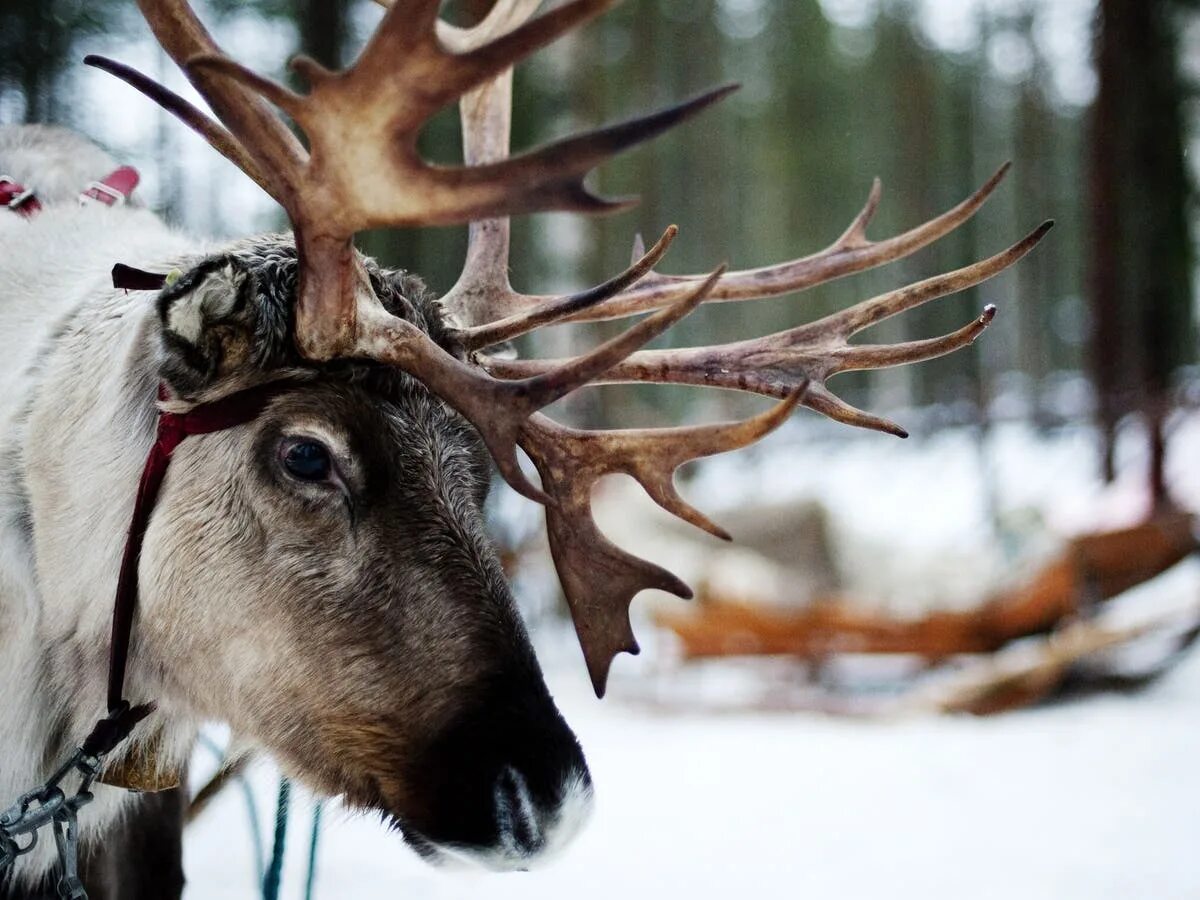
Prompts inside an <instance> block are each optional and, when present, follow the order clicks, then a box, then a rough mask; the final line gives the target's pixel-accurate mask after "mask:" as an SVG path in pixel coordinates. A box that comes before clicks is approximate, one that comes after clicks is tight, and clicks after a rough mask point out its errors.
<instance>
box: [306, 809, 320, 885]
mask: <svg viewBox="0 0 1200 900" xmlns="http://www.w3.org/2000/svg"><path fill="white" fill-rule="evenodd" d="M323 808H324V804H322V803H318V804H317V805H316V807H314V809H313V823H312V835H310V837H309V840H308V878H306V879H305V881H304V900H313V887H314V886H315V882H316V880H317V840H318V839H319V838H320V836H321V810H322V809H323Z"/></svg>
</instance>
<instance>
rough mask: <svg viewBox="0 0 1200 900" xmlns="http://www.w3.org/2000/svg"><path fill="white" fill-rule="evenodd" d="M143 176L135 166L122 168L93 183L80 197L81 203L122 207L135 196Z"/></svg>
mask: <svg viewBox="0 0 1200 900" xmlns="http://www.w3.org/2000/svg"><path fill="white" fill-rule="evenodd" d="M141 180H142V176H141V175H139V174H138V170H137V169H135V168H134V167H133V166H121V168H119V169H114V170H113V171H112V172H109V173H108V174H107V175H105V176H104V178H102V179H101V180H100V181H93V182H92V183H91V184H89V185H88V186H87V188H85V189H84V191H83V193H82V194H80V195H79V202H80V203H84V204H87V203H93V202H95V203H102V204H104V205H105V206H120V205H122V204H123V203H124V202H125V201H126V200H128V199H129V197H130V196H131V195H132V194H133V192H134V190H135V189H136V188H137V186H138V183H139V182H140V181H141Z"/></svg>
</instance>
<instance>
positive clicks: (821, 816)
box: [185, 414, 1200, 900]
mask: <svg viewBox="0 0 1200 900" xmlns="http://www.w3.org/2000/svg"><path fill="white" fill-rule="evenodd" d="M1173 435H1174V443H1173V454H1172V456H1171V458H1170V460H1169V465H1170V469H1171V473H1172V481H1173V483H1174V484H1175V486H1176V488H1177V490H1178V491H1179V494H1180V496H1181V497H1182V498H1183V499H1185V500H1186V502H1187V503H1188V505H1190V506H1191V507H1192V508H1200V472H1197V470H1196V467H1195V460H1196V459H1197V458H1200V417H1197V416H1195V415H1194V414H1193V415H1191V416H1189V417H1187V418H1186V419H1184V420H1181V421H1179V422H1177V423H1176V424H1175V426H1174V429H1173ZM799 437H800V435H799V434H798V433H789V431H788V429H785V430H784V432H783V433H781V434H780V435H778V436H776V438H773V439H772V440H773V443H771V444H769V445H768V446H767V447H766V449H764V450H762V451H761V452H756V453H753V454H751V457H750V461H747V460H746V458H745V457H742V458H741V460H740V462H739V461H733V460H731V461H721V460H718V461H716V462H715V463H714V464H712V465H710V466H709V467H708V468H706V469H704V470H703V471H701V472H700V474H699V476H698V477H697V478H696V479H695V480H694V481H693V482H692V483H691V484H690V485H689V494H690V495H691V496H693V497H702V498H707V499H708V501H709V502H707V503H705V504H703V505H704V506H705V507H706V508H708V509H719V508H720V507H721V506H722V505H723V504H724V505H732V504H733V503H735V502H743V501H746V500H752V499H754V498H755V496H770V497H771V498H772V499H775V500H778V499H779V498H780V497H795V498H797V499H805V498H807V499H813V498H815V499H820V500H822V501H823V502H825V503H826V504H827V505H828V506H829V508H830V509H831V511H832V513H833V515H834V516H835V518H836V519H837V520H838V521H839V522H840V523H841V524H842V526H843V527H842V531H843V538H845V539H849V537H847V536H849V535H857V536H858V539H860V540H863V541H866V542H867V543H868V544H870V545H874V546H878V547H883V546H891V547H893V548H899V552H900V554H901V555H903V556H906V557H910V566H911V567H912V568H913V570H914V571H917V570H918V565H917V564H918V562H920V561H921V560H925V561H926V564H927V565H929V566H931V567H932V568H931V569H929V570H928V571H929V576H928V580H931V581H934V582H940V581H941V580H942V576H941V575H939V572H945V571H947V570H948V567H947V566H944V565H943V566H942V568H941V569H938V568H937V566H936V565H935V562H936V560H937V558H938V557H939V556H943V557H944V556H945V555H946V554H950V555H952V556H953V555H954V554H958V555H959V556H960V557H962V558H967V557H970V556H979V555H989V554H990V556H992V557H997V556H998V558H1001V559H1002V558H1003V556H1004V552H1003V548H1001V549H1000V550H998V549H997V545H998V542H997V540H996V539H995V534H994V531H993V529H992V527H991V524H990V523H989V520H988V518H987V515H986V511H987V508H988V507H987V502H986V496H987V491H991V492H992V494H993V496H994V498H995V503H996V506H997V509H998V512H999V514H1000V515H999V518H1000V520H1001V521H1010V522H1011V521H1018V522H1024V523H1025V525H1024V528H1025V532H1027V533H1024V534H1022V532H1021V530H1020V529H1017V530H1016V532H1015V533H1016V534H1017V536H1018V537H1019V538H1020V539H1021V540H1032V539H1033V538H1031V537H1030V534H1029V533H1028V532H1036V531H1037V528H1040V527H1041V526H1040V525H1038V526H1037V527H1036V528H1035V527H1034V526H1031V525H1029V524H1028V523H1029V522H1037V523H1042V522H1045V523H1049V526H1050V529H1051V530H1053V531H1055V532H1058V533H1060V534H1068V533H1070V532H1071V531H1074V530H1079V529H1081V528H1083V527H1087V526H1097V525H1116V524H1121V523H1125V522H1130V521H1133V520H1136V519H1137V518H1138V516H1140V515H1141V514H1142V512H1143V511H1144V509H1145V503H1146V498H1145V496H1144V494H1143V492H1142V488H1141V484H1142V482H1141V476H1140V469H1141V466H1140V465H1139V462H1140V459H1139V457H1138V454H1139V452H1140V451H1139V447H1140V446H1142V445H1141V442H1140V441H1139V440H1138V438H1139V435H1138V434H1137V432H1136V429H1132V430H1130V431H1129V433H1127V434H1126V435H1125V436H1124V438H1123V440H1122V444H1121V448H1120V452H1119V457H1120V459H1121V461H1122V463H1123V464H1124V465H1123V470H1124V471H1125V472H1126V473H1128V474H1127V475H1126V476H1125V477H1123V479H1122V480H1121V481H1119V482H1118V483H1117V484H1116V485H1114V486H1113V487H1111V488H1108V489H1104V488H1102V487H1101V486H1100V485H1099V484H1098V482H1097V480H1096V477H1095V473H1094V465H1093V455H1094V441H1093V440H1092V439H1091V437H1090V436H1089V435H1088V433H1087V432H1086V431H1084V430H1081V429H1071V428H1066V429H1060V430H1059V431H1057V432H1054V433H1052V434H1049V435H1039V434H1038V433H1036V432H1034V431H1033V430H1032V429H1029V428H1028V427H1026V426H1022V425H1005V426H1000V427H998V428H997V429H996V430H995V431H994V432H993V435H992V437H991V438H989V441H988V444H987V445H986V446H985V447H984V455H985V456H986V457H987V458H988V459H989V460H990V461H991V465H992V466H993V468H994V471H995V475H994V479H993V483H992V484H991V485H990V487H989V486H987V485H985V484H984V482H983V481H982V480H981V478H980V472H981V469H980V466H979V460H980V459H981V457H980V455H979V448H978V447H977V446H976V445H975V444H974V439H973V438H972V437H971V434H970V433H969V432H967V431H965V430H964V431H954V430H951V431H948V432H944V433H941V434H940V435H938V436H935V437H932V438H929V439H913V440H912V441H910V442H908V443H906V444H901V443H899V442H896V441H894V440H892V439H889V438H876V437H874V436H867V437H865V438H861V439H857V440H854V441H848V442H843V443H840V444H829V443H821V442H819V441H818V442H814V441H812V440H807V441H801V440H798V438H799ZM781 453H786V454H787V455H788V459H789V461H790V462H791V465H789V466H788V467H787V468H786V471H788V472H790V473H791V474H790V475H789V476H788V477H787V478H784V479H782V480H781V479H779V478H775V479H773V480H768V479H767V478H765V477H764V475H763V473H764V472H765V471H767V469H768V468H771V469H773V470H774V471H776V472H778V471H780V470H779V469H778V468H776V467H775V466H774V465H773V462H777V455H778V454H781ZM1023 511H1028V513H1029V514H1028V515H1027V516H1024V518H1023V517H1022V512H1023ZM718 520H719V516H718ZM893 553H896V550H895V549H894V550H893ZM913 560H916V562H914V561H913ZM893 571H895V570H893ZM936 587H937V585H936V584H935V588H936ZM939 591H940V593H941V595H943V596H949V595H950V594H952V593H953V582H951V583H948V584H947V583H943V584H941V587H940V588H938V589H937V590H933V591H932V592H931V594H930V595H931V596H932V595H936V594H938V593H939ZM923 600H928V597H924V596H923ZM1197 602H1200V560H1195V559H1193V560H1189V561H1187V562H1185V563H1183V564H1181V565H1180V566H1178V567H1176V568H1175V569H1174V570H1172V571H1171V572H1170V573H1168V574H1167V575H1166V576H1165V577H1163V578H1160V579H1159V580H1157V581H1155V582H1153V583H1151V584H1149V585H1146V586H1143V587H1142V588H1140V589H1139V590H1138V592H1137V593H1135V594H1134V596H1132V597H1130V598H1128V601H1127V602H1126V603H1125V604H1124V605H1123V607H1122V608H1121V610H1120V616H1121V618H1128V615H1129V613H1130V611H1135V612H1136V610H1138V609H1143V608H1146V607H1153V608H1155V609H1156V610H1161V609H1163V608H1176V609H1178V608H1185V607H1192V608H1195V605H1196V604H1197ZM646 631H647V626H646V624H644V623H643V624H642V625H641V626H640V628H639V632H640V633H642V634H645V633H646ZM551 637H552V635H551V633H549V632H543V634H542V635H541V638H542V640H541V643H543V644H545V645H546V647H545V648H544V651H543V653H542V658H543V662H544V664H545V665H546V668H547V677H548V680H549V682H550V685H551V689H552V690H553V691H554V692H555V694H556V697H557V699H558V701H559V704H560V706H561V708H562V709H563V711H564V714H565V715H566V717H567V720H568V721H569V722H570V723H571V724H572V726H573V727H574V728H575V730H576V732H577V733H578V735H579V737H580V740H581V742H582V744H583V746H584V749H585V752H586V753H587V755H588V759H589V763H590V765H591V768H592V772H593V776H594V778H595V782H596V788H597V809H596V815H595V817H594V819H593V821H592V823H591V825H590V826H589V827H588V828H587V829H586V830H585V832H584V834H583V836H582V837H581V838H580V839H579V840H578V841H577V843H576V844H575V845H574V846H572V847H571V848H569V849H568V850H567V851H566V853H565V854H564V856H563V857H562V858H561V859H560V860H558V861H556V862H554V863H552V864H551V865H549V866H548V867H547V868H546V869H544V870H541V871H536V872H533V873H527V874H509V875H484V874H470V873H458V872H445V871H441V870H435V869H433V868H430V867H429V866H427V865H426V864H425V863H423V862H421V861H420V860H419V859H418V858H417V857H416V856H415V855H414V854H413V853H411V852H410V851H409V850H407V849H406V848H405V847H404V845H403V843H402V841H401V839H400V838H399V837H398V836H397V835H396V834H394V833H392V832H390V831H388V830H387V829H386V828H385V827H384V826H383V825H381V824H380V822H379V821H378V819H377V818H374V817H368V816H361V815H352V814H349V813H346V812H344V811H339V810H336V809H331V810H329V811H327V815H326V818H325V821H324V824H323V827H322V831H321V839H320V854H319V862H318V872H317V889H316V896H317V897H319V898H342V897H355V898H364V900H369V898H374V897H380V898H382V897H421V898H477V897H479V898H497V900H502V898H509V897H511V898H518V897H519V898H522V900H537V898H562V897H570V898H572V900H591V898H597V900H600V898H603V900H612V898H614V897H620V898H643V897H644V898H659V897H671V898H674V897H687V898H695V900H709V898H726V897H730V896H745V897H754V898H756V900H765V898H776V897H778V898H795V897H817V898H832V897H838V898H858V897H863V898H868V897H870V898H876V897H887V898H889V900H904V898H913V900H918V898H919V900H936V898H943V897H945V898H958V897H970V898H972V900H990V898H996V900H1001V898H1003V900H1012V898H1021V900H1041V898H1045V900H1105V898H1113V900H1128V898H1131V897H1154V898H1156V900H1172V898H1180V900H1182V898H1195V897H1197V896H1200V865H1197V864H1196V862H1195V821H1196V809H1197V806H1198V805H1200V766H1197V765H1196V761H1197V760H1198V759H1200V656H1192V657H1189V658H1187V659H1185V660H1184V662H1183V663H1182V664H1181V665H1180V666H1179V667H1178V668H1176V669H1175V670H1174V671H1173V672H1171V673H1169V674H1168V675H1167V676H1166V677H1165V678H1164V679H1163V680H1161V681H1159V682H1158V683H1157V684H1155V685H1154V686H1153V687H1152V688H1150V689H1149V690H1148V691H1147V692H1145V693H1143V694H1140V695H1132V696H1129V695H1108V696H1102V697H1093V698H1091V699H1086V700H1079V701H1075V702H1070V703H1064V704H1061V705H1057V706H1052V707H1048V708H1042V709H1035V710H1028V711H1023V712H1018V713H1011V714H1008V715H1004V716H1000V717H996V718H991V719H974V718H947V717H942V718H937V717H932V716H910V717H905V718H889V719H839V718H830V717H825V716H822V715H819V714H815V713H794V712H793V713H786V714H785V713H766V712H757V713H752V712H729V711H728V710H727V711H726V712H723V713H720V714H717V713H715V712H709V713H704V712H700V711H698V710H697V709H693V710H691V711H683V712H680V710H686V709H687V707H686V706H683V705H680V704H673V705H670V706H663V705H659V706H654V705H651V704H648V703H645V702H639V699H638V698H639V697H641V698H642V699H643V700H644V699H645V696H646V694H647V692H646V691H645V690H639V688H638V685H644V684H646V683H649V684H650V685H651V686H652V687H653V686H654V685H656V684H662V685H671V684H673V683H677V682H678V681H679V679H677V678H675V676H673V674H672V669H671V666H672V663H671V661H670V659H669V653H668V651H669V642H665V641H657V642H656V641H655V640H653V639H650V640H646V641H644V642H643V643H644V645H646V646H647V649H648V652H647V653H646V654H644V655H643V656H642V657H640V658H638V659H637V660H631V659H629V658H628V657H623V658H622V659H621V660H619V661H618V664H617V667H616V669H615V678H614V683H613V689H612V691H611V693H610V697H609V699H608V700H606V701H604V702H599V701H596V700H595V699H594V698H593V697H592V696H591V694H590V690H589V688H588V686H587V683H586V680H585V678H584V674H583V667H582V665H580V664H579V661H578V660H577V659H576V653H577V651H576V650H574V649H573V648H569V647H568V646H567V645H566V644H565V643H564V642H562V641H561V640H558V641H552V640H551ZM744 674H745V671H744V667H743V668H738V667H736V666H726V665H722V664H717V665H716V666H713V667H710V668H709V669H707V670H692V671H691V672H689V673H688V676H687V677H688V678H690V679H692V681H693V682H695V683H696V684H699V685H701V686H702V688H704V689H714V690H715V691H716V692H717V693H718V694H720V693H721V692H722V690H724V693H725V694H728V693H729V692H730V691H733V692H735V693H736V689H737V687H736V686H737V683H738V679H739V678H740V677H742V676H743V675H744ZM705 686H707V687H705ZM650 693H651V694H653V691H652V690H651V691H650ZM198 760H199V763H198V767H197V768H198V769H199V768H202V767H209V768H211V760H208V759H205V758H203V757H198ZM202 774H203V772H200V771H197V772H196V776H197V777H200V776H201V775H202ZM275 779H276V773H275V772H274V770H273V769H272V767H271V766H270V764H269V763H261V764H259V765H258V766H257V767H256V768H255V769H254V770H253V771H252V773H251V776H250V781H251V784H252V786H253V789H254V791H255V793H256V795H257V797H258V802H259V807H260V816H261V818H262V824H263V826H264V832H263V840H264V842H266V843H267V844H268V845H269V842H270V835H269V833H267V831H266V828H267V826H268V825H269V822H270V818H271V814H272V810H273V809H274V806H273V803H274V792H275V785H276V780H275ZM311 810H312V801H311V799H310V798H307V797H306V796H305V795H303V793H301V794H300V797H299V798H297V799H296V800H295V801H294V804H293V808H292V817H291V832H290V843H289V847H288V854H287V857H286V866H285V872H284V880H283V893H282V896H284V897H288V898H298V897H301V896H303V883H304V873H305V863H306V854H307V839H308V838H307V836H308V829H309V827H310V822H311ZM185 857H186V860H185V864H186V867H187V872H188V876H189V879H190V882H189V887H188V890H187V894H186V896H187V897H188V898H189V900H207V898H218V897H220V898H242V897H244V898H251V897H255V896H257V893H256V890H255V877H254V862H253V858H252V841H251V837H250V834H249V831H248V825H247V816H246V812H245V805H244V802H243V799H242V797H241V795H240V793H239V792H238V791H236V790H229V791H227V793H226V794H225V795H224V796H222V797H221V798H220V799H219V800H218V801H217V802H216V803H215V804H214V806H213V807H212V808H211V809H209V810H208V811H207V812H206V813H205V814H204V816H203V817H202V818H201V819H200V821H199V822H198V823H197V824H195V825H194V826H193V827H192V829H191V830H189V832H188V834H187V839H186V845H185Z"/></svg>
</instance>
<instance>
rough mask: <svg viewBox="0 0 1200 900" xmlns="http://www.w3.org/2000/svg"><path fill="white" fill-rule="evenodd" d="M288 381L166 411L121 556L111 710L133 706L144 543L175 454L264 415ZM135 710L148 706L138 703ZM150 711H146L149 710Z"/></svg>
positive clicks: (162, 396)
mask: <svg viewBox="0 0 1200 900" xmlns="http://www.w3.org/2000/svg"><path fill="white" fill-rule="evenodd" d="M287 387H288V385H286V384H283V383H280V382H273V383H271V384H266V385H260V386H259V387H253V388H248V389H246V390H244V391H239V392H238V393H236V394H230V395H229V396H228V397H222V398H221V399H220V400H214V401H213V402H212V403H206V404H203V405H201V406H196V407H194V408H192V409H191V410H189V411H188V412H186V413H170V412H160V413H159V414H158V433H157V435H156V437H155V440H154V446H153V447H151V448H150V453H149V455H148V456H147V457H146V464H145V466H144V467H143V468H142V478H141V481H140V482H139V484H138V492H137V499H136V500H135V501H134V505H133V517H132V520H131V521H130V524H129V535H128V537H127V538H126V540H125V552H124V554H123V555H122V557H121V572H120V575H119V576H118V578H117V594H116V599H115V600H114V601H113V618H112V638H111V643H110V644H109V656H108V709H109V712H110V714H115V713H117V712H118V710H120V709H122V708H125V709H128V708H129V705H128V703H126V701H125V699H124V696H123V695H124V692H125V669H126V664H127V662H128V658H129V640H130V635H131V633H132V631H133V614H134V611H135V610H136V609H137V595H138V577H137V569H138V560H139V559H140V557H141V553H142V542H143V540H144V539H145V537H146V528H147V527H148V526H149V524H150V514H151V513H152V512H153V511H154V503H155V501H156V500H157V499H158V492H159V489H160V488H161V487H162V482H163V478H164V477H165V476H166V474H167V467H168V465H169V464H170V462H171V455H172V454H173V453H174V452H175V449H176V448H177V447H178V446H179V445H180V444H181V443H182V442H183V440H184V439H185V438H187V437H190V436H192V435H196V434H210V433H212V432H214V431H222V430H224V429H226V428H233V427H234V426H237V425H244V424H246V423H247V422H251V421H253V420H254V419H256V418H258V416H259V415H261V414H262V412H263V410H264V409H266V408H267V405H268V404H269V403H270V402H271V400H273V399H274V398H275V397H277V396H278V395H279V394H280V393H281V392H282V391H283V390H285V389H286V388H287ZM159 399H160V400H165V399H167V394H166V390H165V388H162V387H160V388H159ZM134 709H135V710H140V709H143V707H134ZM143 715H144V713H143Z"/></svg>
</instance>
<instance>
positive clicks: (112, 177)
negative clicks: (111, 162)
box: [0, 166, 142, 219]
mask: <svg viewBox="0 0 1200 900" xmlns="http://www.w3.org/2000/svg"><path fill="white" fill-rule="evenodd" d="M141 180H142V176H141V175H139V174H138V170H137V169H135V168H133V166H121V167H120V168H119V169H114V170H113V171H111V172H109V173H108V174H107V175H105V176H104V177H103V178H101V179H100V180H99V181H93V182H92V183H91V184H89V185H88V186H87V187H85V188H84V189H83V190H82V191H81V192H80V194H79V203H80V204H81V205H83V206H87V205H89V204H92V203H99V204H101V205H103V206H121V205H123V204H124V203H125V201H126V200H128V199H129V198H130V196H131V195H132V194H133V192H134V190H135V189H136V188H137V186H138V183H139V182H140V181H141ZM0 208H7V209H9V210H11V211H12V212H15V213H16V214H17V215H19V216H21V217H22V218H25V219H32V218H33V217H34V216H36V215H37V214H38V213H40V212H41V211H42V201H41V200H39V199H38V197H37V194H36V193H35V192H34V190H33V188H31V187H27V186H26V185H23V184H21V183H20V182H19V181H17V179H15V178H13V177H12V176H11V175H0Z"/></svg>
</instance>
